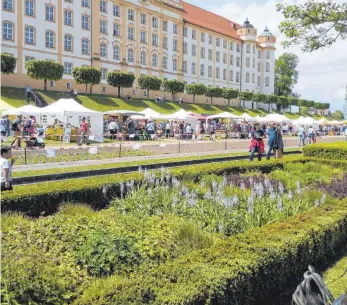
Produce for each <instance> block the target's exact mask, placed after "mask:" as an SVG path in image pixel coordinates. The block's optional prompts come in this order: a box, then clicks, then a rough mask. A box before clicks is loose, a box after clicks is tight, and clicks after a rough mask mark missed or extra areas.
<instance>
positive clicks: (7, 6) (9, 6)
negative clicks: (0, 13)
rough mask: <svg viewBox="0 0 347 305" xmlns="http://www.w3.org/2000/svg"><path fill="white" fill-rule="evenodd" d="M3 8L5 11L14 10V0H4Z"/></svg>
mask: <svg viewBox="0 0 347 305" xmlns="http://www.w3.org/2000/svg"><path fill="white" fill-rule="evenodd" d="M3 9H4V10H5V11H10V12H12V11H13V0H4V5H3Z"/></svg>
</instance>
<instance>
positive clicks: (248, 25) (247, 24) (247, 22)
mask: <svg viewBox="0 0 347 305" xmlns="http://www.w3.org/2000/svg"><path fill="white" fill-rule="evenodd" d="M241 28H245V29H253V28H254V26H253V25H252V24H251V23H250V22H249V20H248V18H246V20H245V22H244V23H243V25H242V27H241Z"/></svg>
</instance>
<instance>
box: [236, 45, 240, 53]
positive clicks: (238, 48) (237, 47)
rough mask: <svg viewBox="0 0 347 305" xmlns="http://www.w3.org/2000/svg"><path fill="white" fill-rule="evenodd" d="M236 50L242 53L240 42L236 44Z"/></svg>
mask: <svg viewBox="0 0 347 305" xmlns="http://www.w3.org/2000/svg"><path fill="white" fill-rule="evenodd" d="M236 52H237V53H240V45H239V44H237V45H236Z"/></svg>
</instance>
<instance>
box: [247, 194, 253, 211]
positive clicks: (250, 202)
mask: <svg viewBox="0 0 347 305" xmlns="http://www.w3.org/2000/svg"><path fill="white" fill-rule="evenodd" d="M247 202H248V213H249V214H253V207H254V198H253V196H252V195H251V196H249V197H248V200H247Z"/></svg>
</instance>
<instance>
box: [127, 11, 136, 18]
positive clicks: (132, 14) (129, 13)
mask: <svg viewBox="0 0 347 305" xmlns="http://www.w3.org/2000/svg"><path fill="white" fill-rule="evenodd" d="M134 14H135V12H134V10H131V9H128V20H130V21H134V19H135V18H134Z"/></svg>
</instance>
